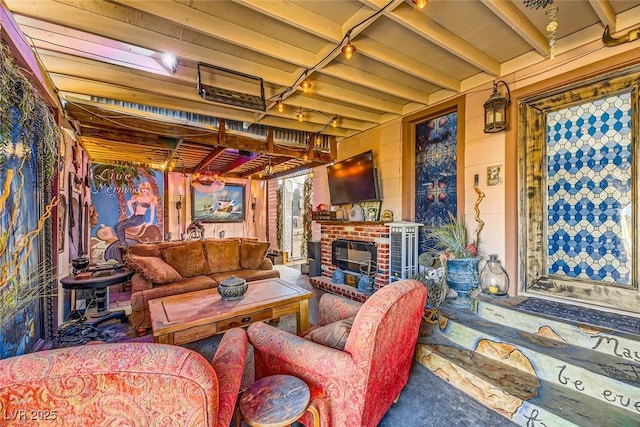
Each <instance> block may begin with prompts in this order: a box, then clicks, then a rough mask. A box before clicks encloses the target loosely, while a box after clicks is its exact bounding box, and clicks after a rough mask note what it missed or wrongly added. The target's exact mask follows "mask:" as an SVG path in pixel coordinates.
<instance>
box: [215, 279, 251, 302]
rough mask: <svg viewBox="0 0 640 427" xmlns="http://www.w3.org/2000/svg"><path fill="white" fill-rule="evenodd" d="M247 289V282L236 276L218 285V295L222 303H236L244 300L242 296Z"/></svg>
mask: <svg viewBox="0 0 640 427" xmlns="http://www.w3.org/2000/svg"><path fill="white" fill-rule="evenodd" d="M247 289H249V285H247V281H246V280H244V279H242V278H240V277H236V276H231V277H229V278H227V279H224V280H223V281H221V282H220V285H218V293H219V294H220V297H222V300H223V301H236V300H239V299H242V298H244V294H245V293H246V292H247Z"/></svg>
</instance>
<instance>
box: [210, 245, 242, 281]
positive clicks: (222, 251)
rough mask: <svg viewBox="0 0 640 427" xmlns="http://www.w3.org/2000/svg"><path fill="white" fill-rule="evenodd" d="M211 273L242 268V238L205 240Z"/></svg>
mask: <svg viewBox="0 0 640 427" xmlns="http://www.w3.org/2000/svg"><path fill="white" fill-rule="evenodd" d="M204 247H205V250H206V251H207V260H208V261H209V270H210V271H211V273H222V272H225V271H236V270H240V240H237V239H222V240H205V241H204Z"/></svg>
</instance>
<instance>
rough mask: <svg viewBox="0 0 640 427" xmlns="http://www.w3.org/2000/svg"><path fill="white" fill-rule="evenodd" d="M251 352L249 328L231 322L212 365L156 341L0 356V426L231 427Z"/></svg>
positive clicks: (182, 350) (179, 349) (185, 351)
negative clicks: (3, 357)
mask: <svg viewBox="0 0 640 427" xmlns="http://www.w3.org/2000/svg"><path fill="white" fill-rule="evenodd" d="M246 351H247V336H246V332H245V331H244V330H243V329H231V330H229V331H227V333H226V334H225V336H224V337H223V339H222V341H221V343H220V346H219V348H218V352H217V353H216V355H215V357H214V360H213V366H212V365H211V364H209V363H208V362H207V361H206V360H205V359H204V358H203V357H202V356H200V355H199V354H198V353H195V352H193V351H190V350H187V349H185V348H183V347H178V346H170V345H163V344H152V343H124V344H94V345H86V346H82V347H69V348H63V349H56V350H49V351H42V352H38V353H31V354H26V355H22V356H17V357H13V358H9V359H5V360H1V361H0V414H2V416H3V422H4V424H2V425H3V426H5V425H6V426H25V425H27V426H29V425H33V426H36V425H37V426H65V427H66V426H83V427H84V426H112V425H113V426H116V425H119V426H147V425H167V426H216V425H222V426H225V427H226V426H228V425H229V423H230V420H231V418H232V416H233V408H234V405H235V400H236V397H237V394H238V390H239V388H240V381H241V377H242V369H243V367H244V364H245V360H246V355H247V352H246ZM219 423H222V424H219Z"/></svg>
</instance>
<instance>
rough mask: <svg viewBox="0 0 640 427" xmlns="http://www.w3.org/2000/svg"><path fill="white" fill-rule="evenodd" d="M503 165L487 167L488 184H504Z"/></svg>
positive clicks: (491, 185)
mask: <svg viewBox="0 0 640 427" xmlns="http://www.w3.org/2000/svg"><path fill="white" fill-rule="evenodd" d="M502 169H503V168H502V165H496V166H489V167H487V186H489V187H493V186H494V185H499V184H502Z"/></svg>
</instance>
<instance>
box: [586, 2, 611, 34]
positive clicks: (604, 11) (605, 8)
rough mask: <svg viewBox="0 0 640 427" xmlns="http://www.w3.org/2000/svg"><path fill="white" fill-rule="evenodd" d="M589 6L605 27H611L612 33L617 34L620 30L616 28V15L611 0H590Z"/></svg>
mask: <svg viewBox="0 0 640 427" xmlns="http://www.w3.org/2000/svg"><path fill="white" fill-rule="evenodd" d="M589 4H590V5H591V7H592V8H593V10H594V11H595V12H596V15H598V18H600V22H602V25H603V26H605V27H606V26H607V25H608V26H609V28H610V29H611V32H612V33H615V32H616V31H617V30H618V28H617V27H616V24H617V21H616V13H615V12H614V10H613V7H611V2H609V0H589Z"/></svg>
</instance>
